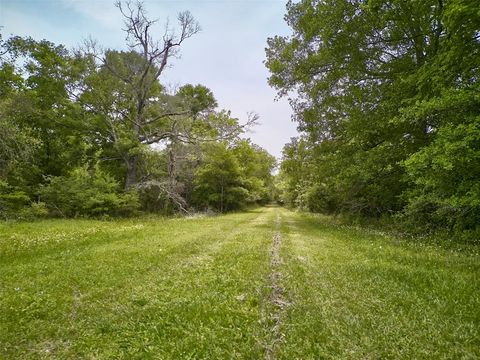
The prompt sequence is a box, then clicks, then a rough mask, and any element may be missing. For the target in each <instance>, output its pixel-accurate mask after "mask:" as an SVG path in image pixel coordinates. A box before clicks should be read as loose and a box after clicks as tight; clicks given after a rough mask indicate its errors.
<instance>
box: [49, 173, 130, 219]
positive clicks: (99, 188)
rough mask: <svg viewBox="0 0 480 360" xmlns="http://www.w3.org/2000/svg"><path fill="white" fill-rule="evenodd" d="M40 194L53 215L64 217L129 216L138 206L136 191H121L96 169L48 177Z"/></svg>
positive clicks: (107, 175)
mask: <svg viewBox="0 0 480 360" xmlns="http://www.w3.org/2000/svg"><path fill="white" fill-rule="evenodd" d="M40 195H41V198H42V200H43V201H44V202H45V203H46V204H47V207H48V209H49V210H50V212H51V213H52V214H54V215H60V216H64V217H76V216H104V215H129V214H132V213H133V212H135V210H137V209H138V207H139V200H138V195H137V193H136V192H135V191H130V192H124V193H122V192H120V191H119V184H118V182H117V181H116V180H115V179H114V178H113V177H112V176H110V175H109V174H107V173H105V172H104V171H102V170H100V169H98V168H97V169H95V171H92V172H89V171H88V170H87V169H86V168H85V167H82V168H77V169H75V170H73V171H72V172H71V173H70V174H69V175H67V176H57V177H50V178H49V179H48V184H47V185H44V186H43V187H42V189H41V191H40Z"/></svg>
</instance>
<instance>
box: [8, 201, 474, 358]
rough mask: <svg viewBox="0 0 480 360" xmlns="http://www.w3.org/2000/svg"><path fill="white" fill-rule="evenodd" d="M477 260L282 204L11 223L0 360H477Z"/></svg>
mask: <svg viewBox="0 0 480 360" xmlns="http://www.w3.org/2000/svg"><path fill="white" fill-rule="evenodd" d="M479 260H480V255H479V249H478V247H469V248H466V247H464V248H452V247H451V248H448V249H447V248H441V247H439V246H433V245H427V244H425V243H424V242H420V241H418V242H413V241H411V242H407V241H405V240H399V239H396V238H394V237H389V236H387V235H385V234H381V233H377V232H373V231H366V230H362V229H358V228H354V227H346V226H340V225H337V224H336V223H335V222H334V221H332V220H331V219H330V218H328V217H322V216H316V215H309V214H303V213H296V212H292V211H289V210H287V209H283V208H278V207H265V208H260V209H256V210H252V211H248V212H243V213H236V214H229V215H224V216H218V217H205V218H202V217H198V218H185V219H162V218H141V219H129V220H115V221H93V220H46V221H40V222H34V223H17V224H6V223H3V224H2V225H0V359H22V358H28V359H31V358H34V359H42V358H45V359H47V358H48V359H51V358H58V359H78V358H90V359H105V358H112V359H118V358H124V359H132V358H141V359H148V358H152V359H190V358H192V359H232V358H238V359H364V358H369V359H387V358H392V359H399V358H415V359H421V358H425V359H427V358H438V359H441V358H445V359H476V358H479V357H480V311H479V309H480V281H479V280H480V278H479V274H480V261H479Z"/></svg>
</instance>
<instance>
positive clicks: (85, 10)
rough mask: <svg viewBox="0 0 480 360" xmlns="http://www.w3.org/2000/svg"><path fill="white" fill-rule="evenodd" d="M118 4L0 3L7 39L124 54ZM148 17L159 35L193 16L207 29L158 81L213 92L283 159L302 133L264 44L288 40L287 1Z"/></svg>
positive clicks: (243, 1)
mask: <svg viewBox="0 0 480 360" xmlns="http://www.w3.org/2000/svg"><path fill="white" fill-rule="evenodd" d="M113 2H114V1H113V0H0V26H2V27H3V28H2V30H1V31H2V34H3V36H4V37H5V38H6V37H8V35H10V34H13V35H20V36H32V37H33V38H34V39H37V40H41V39H47V40H49V41H51V42H54V43H57V44H64V45H66V46H67V47H69V48H70V47H76V46H78V45H80V44H81V42H82V41H83V39H86V38H89V37H92V38H93V39H95V40H97V41H98V43H99V44H101V45H103V46H105V47H108V48H114V49H125V33H124V32H122V30H121V29H122V25H123V24H122V18H121V15H120V13H119V11H118V9H117V8H115V7H114V5H113ZM144 3H145V7H146V10H147V12H148V17H149V18H151V19H158V20H159V22H158V27H157V28H156V29H155V31H156V33H158V37H159V38H160V37H161V36H162V29H163V26H164V24H165V21H166V20H167V19H168V20H169V23H170V25H171V26H174V25H175V24H176V14H177V13H178V12H179V11H183V10H189V11H190V12H191V13H192V15H193V16H194V17H195V19H196V20H197V21H198V22H199V23H200V26H201V28H202V31H201V32H200V33H199V34H196V35H195V36H194V37H192V38H190V39H187V40H186V41H185V42H184V43H183V44H182V47H181V50H180V51H181V52H180V58H178V59H172V60H171V63H170V64H171V65H172V66H171V67H170V68H169V69H168V70H167V71H166V72H165V73H164V74H162V77H161V79H160V81H161V82H162V83H163V84H164V85H167V86H169V87H177V86H181V85H184V84H187V83H191V84H202V85H205V86H207V87H208V88H209V89H211V90H212V91H213V93H214V95H215V97H216V99H217V101H218V103H219V107H220V108H222V109H227V110H231V111H232V115H233V116H234V117H236V118H239V119H240V121H241V122H243V121H245V120H246V118H247V113H248V112H250V111H255V112H256V113H258V115H259V116H260V125H258V126H256V127H255V128H254V129H253V130H252V131H251V132H250V133H249V134H247V136H248V137H250V138H251V139H252V141H253V142H254V143H256V144H258V145H260V146H262V147H263V148H265V149H266V150H267V151H268V152H269V153H271V154H272V155H274V156H276V157H277V158H279V157H280V156H281V151H282V148H283V145H284V144H285V143H287V142H289V141H290V138H291V137H293V136H296V135H297V131H296V125H295V124H294V123H293V122H292V121H291V113H292V111H291V108H290V106H289V104H288V101H287V100H286V99H279V100H278V101H275V98H276V92H275V90H273V89H272V88H270V87H269V86H268V83H267V78H268V76H269V73H268V70H267V69H266V68H265V66H264V64H263V61H264V60H265V46H266V40H267V38H268V37H271V36H274V35H288V34H289V28H288V26H287V25H286V23H285V21H284V20H283V16H284V13H285V5H286V1H281V0H197V1H193V0H170V1H163V0H146V1H144Z"/></svg>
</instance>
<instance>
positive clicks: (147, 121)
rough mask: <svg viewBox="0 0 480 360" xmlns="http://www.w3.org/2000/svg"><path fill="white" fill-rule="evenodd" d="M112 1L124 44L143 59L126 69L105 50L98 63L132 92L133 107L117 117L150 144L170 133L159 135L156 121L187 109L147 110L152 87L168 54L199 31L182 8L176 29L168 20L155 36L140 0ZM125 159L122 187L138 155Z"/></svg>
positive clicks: (132, 175) (130, 181)
mask: <svg viewBox="0 0 480 360" xmlns="http://www.w3.org/2000/svg"><path fill="white" fill-rule="evenodd" d="M115 5H116V7H117V8H118V9H119V10H120V12H121V14H122V15H123V18H124V28H123V30H124V31H125V33H126V41H127V46H128V48H129V50H130V52H132V53H135V54H137V55H138V56H139V57H140V58H141V60H142V61H138V62H135V63H134V64H127V65H128V71H127V72H125V71H121V70H119V69H118V66H116V64H115V62H114V61H113V60H114V59H113V58H112V57H109V56H107V54H104V55H103V56H102V57H101V58H100V60H101V64H102V66H104V67H106V68H107V69H108V70H109V71H110V72H111V74H112V75H114V76H115V77H117V78H118V79H119V80H120V81H121V82H123V83H124V84H125V85H126V86H127V87H128V88H129V89H130V91H131V92H132V94H133V103H134V106H133V110H130V111H122V112H121V113H120V114H116V115H117V117H121V118H122V120H123V121H128V122H130V123H131V124H132V126H131V130H132V132H133V135H134V137H136V138H137V139H138V140H139V142H140V143H143V144H152V143H154V142H158V141H160V140H163V139H166V138H168V135H169V134H168V133H165V132H164V133H163V134H161V136H159V134H158V131H156V130H152V129H155V125H157V124H159V123H160V122H162V121H163V120H165V119H166V118H170V117H175V116H182V115H187V113H188V112H187V111H182V110H165V111H163V112H160V113H156V114H154V115H153V114H152V112H147V111H146V110H147V108H148V106H149V105H150V104H151V103H152V102H154V101H155V99H152V98H151V97H152V88H153V87H154V86H155V85H156V84H157V83H158V80H159V78H160V76H161V75H162V73H163V72H164V70H165V69H166V67H167V64H168V62H169V60H170V58H171V57H173V56H175V55H177V54H178V50H179V47H180V46H181V45H182V43H183V42H184V41H185V40H186V39H188V38H190V37H192V36H193V35H195V34H196V33H198V32H199V31H200V26H199V24H198V23H197V22H196V21H195V19H194V18H193V16H192V15H191V14H190V12H188V11H185V12H181V13H179V14H178V16H177V20H178V27H179V28H178V32H176V31H175V30H174V29H171V28H170V26H169V24H168V22H167V24H166V25H165V29H164V33H163V36H162V37H161V39H158V40H157V39H155V38H154V37H153V36H152V31H153V25H154V24H155V23H156V22H157V20H149V19H148V18H147V16H146V10H145V8H144V5H143V3H142V2H139V1H137V2H132V1H127V2H122V1H118V2H116V4H115ZM124 161H125V165H126V171H127V173H126V178H125V187H126V188H130V187H132V186H133V185H135V183H136V181H137V179H136V177H137V166H138V155H131V154H125V155H124Z"/></svg>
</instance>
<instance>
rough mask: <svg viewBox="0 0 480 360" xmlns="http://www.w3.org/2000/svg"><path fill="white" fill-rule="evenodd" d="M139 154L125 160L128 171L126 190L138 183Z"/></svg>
mask: <svg viewBox="0 0 480 360" xmlns="http://www.w3.org/2000/svg"><path fill="white" fill-rule="evenodd" d="M137 163H138V156H137V155H134V156H131V157H129V158H127V159H126V160H125V165H126V167H127V173H126V174H125V190H128V189H130V188H131V187H133V186H134V185H136V183H137Z"/></svg>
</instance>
